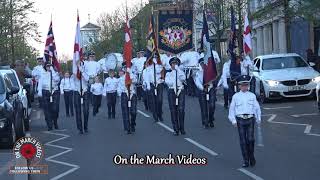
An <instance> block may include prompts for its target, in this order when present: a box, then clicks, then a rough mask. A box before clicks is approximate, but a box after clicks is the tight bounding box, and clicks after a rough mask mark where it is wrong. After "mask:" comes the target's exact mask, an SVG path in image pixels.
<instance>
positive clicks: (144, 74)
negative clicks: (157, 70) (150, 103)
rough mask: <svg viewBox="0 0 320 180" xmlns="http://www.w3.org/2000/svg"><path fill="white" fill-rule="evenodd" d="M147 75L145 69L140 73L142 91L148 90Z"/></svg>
mask: <svg viewBox="0 0 320 180" xmlns="http://www.w3.org/2000/svg"><path fill="white" fill-rule="evenodd" d="M148 75H149V74H148V71H147V68H145V69H144V70H143V71H142V88H143V90H147V89H148ZM149 86H150V84H149ZM149 88H150V87H149Z"/></svg>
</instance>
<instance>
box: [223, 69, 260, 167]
mask: <svg viewBox="0 0 320 180" xmlns="http://www.w3.org/2000/svg"><path fill="white" fill-rule="evenodd" d="M250 80H251V77H250V76H248V75H241V76H240V77H239V78H238V79H237V81H238V84H239V89H240V92H237V93H235V94H234V95H233V97H232V101H231V104H230V108H229V116H228V117H229V120H230V121H231V123H232V124H233V125H234V126H235V127H238V131H239V137H240V147H241V152H242V157H243V160H244V163H243V165H242V166H243V167H248V166H249V165H250V166H254V165H255V164H256V160H255V158H254V141H255V139H254V125H255V122H256V123H258V125H260V123H261V109H260V105H259V103H258V101H257V99H256V96H255V95H254V94H253V93H251V92H250V91H249V84H250Z"/></svg>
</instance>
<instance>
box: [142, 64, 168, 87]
mask: <svg viewBox="0 0 320 180" xmlns="http://www.w3.org/2000/svg"><path fill="white" fill-rule="evenodd" d="M154 68H155V71H156V82H157V84H160V83H163V79H161V71H162V69H163V66H162V65H159V64H156V65H155V67H154V65H153V64H152V65H150V66H148V67H147V68H146V71H145V73H146V74H145V76H144V78H143V81H144V82H143V84H146V85H147V89H148V90H150V89H151V87H150V84H151V83H152V84H154Z"/></svg>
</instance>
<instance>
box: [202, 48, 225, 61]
mask: <svg viewBox="0 0 320 180" xmlns="http://www.w3.org/2000/svg"><path fill="white" fill-rule="evenodd" d="M212 56H213V58H214V61H215V62H216V63H220V62H221V60H220V57H219V54H218V53H217V51H214V50H212ZM200 58H204V53H201V54H200Z"/></svg>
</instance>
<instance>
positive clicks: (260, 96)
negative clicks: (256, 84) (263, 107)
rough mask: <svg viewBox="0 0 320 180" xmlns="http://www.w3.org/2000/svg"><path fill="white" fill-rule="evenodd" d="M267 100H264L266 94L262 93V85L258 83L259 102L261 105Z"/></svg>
mask: <svg viewBox="0 0 320 180" xmlns="http://www.w3.org/2000/svg"><path fill="white" fill-rule="evenodd" d="M267 101H268V99H267V98H266V93H265V91H264V87H263V83H262V82H260V93H259V102H260V103H261V104H263V103H266V102H267Z"/></svg>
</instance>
